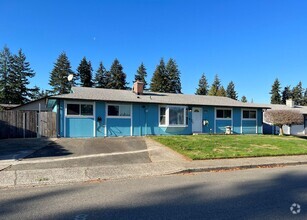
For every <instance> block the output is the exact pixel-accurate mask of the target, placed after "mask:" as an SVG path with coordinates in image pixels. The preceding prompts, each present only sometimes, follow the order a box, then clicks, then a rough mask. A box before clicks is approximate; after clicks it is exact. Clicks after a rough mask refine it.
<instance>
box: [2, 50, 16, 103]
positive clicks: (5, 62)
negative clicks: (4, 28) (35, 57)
mask: <svg viewBox="0 0 307 220" xmlns="http://www.w3.org/2000/svg"><path fill="white" fill-rule="evenodd" d="M11 61H12V55H11V52H10V49H9V48H8V47H7V46H5V47H4V48H3V50H2V51H1V52H0V103H5V104H8V103H9V102H10V90H11V89H12V88H13V87H14V82H11V81H9V74H10V72H11V71H10V69H11ZM11 79H12V78H11Z"/></svg>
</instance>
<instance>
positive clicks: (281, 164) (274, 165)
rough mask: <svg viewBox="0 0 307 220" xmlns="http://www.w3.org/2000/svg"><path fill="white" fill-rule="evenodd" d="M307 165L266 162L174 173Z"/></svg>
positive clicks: (301, 163)
mask: <svg viewBox="0 0 307 220" xmlns="http://www.w3.org/2000/svg"><path fill="white" fill-rule="evenodd" d="M299 165H307V161H305V162H289V163H266V164H251V165H240V166H236V165H234V166H220V167H210V168H203V167H199V168H186V169H184V170H182V171H179V172H175V173H173V174H184V173H200V172H215V171H232V170H247V169H255V168H274V167H286V166H299Z"/></svg>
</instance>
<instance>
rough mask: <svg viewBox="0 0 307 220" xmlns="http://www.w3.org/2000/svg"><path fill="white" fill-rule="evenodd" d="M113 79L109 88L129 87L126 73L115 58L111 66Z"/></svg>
mask: <svg viewBox="0 0 307 220" xmlns="http://www.w3.org/2000/svg"><path fill="white" fill-rule="evenodd" d="M110 77H111V81H110V83H109V86H108V87H109V88H111V89H127V82H126V74H125V73H124V72H123V67H122V65H121V64H120V63H119V61H118V59H115V60H114V62H113V64H112V66H111V68H110Z"/></svg>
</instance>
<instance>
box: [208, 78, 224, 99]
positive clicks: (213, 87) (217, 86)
mask: <svg viewBox="0 0 307 220" xmlns="http://www.w3.org/2000/svg"><path fill="white" fill-rule="evenodd" d="M220 87H221V81H220V79H219V77H218V75H217V74H216V75H215V77H214V81H213V83H212V85H211V88H210V90H209V92H208V94H209V95H211V96H218V91H219V90H220Z"/></svg>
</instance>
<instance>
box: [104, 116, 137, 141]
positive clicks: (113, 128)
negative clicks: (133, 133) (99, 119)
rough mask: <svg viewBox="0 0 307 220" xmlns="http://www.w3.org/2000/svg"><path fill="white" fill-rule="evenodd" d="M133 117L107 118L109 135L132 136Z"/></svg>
mask: <svg viewBox="0 0 307 220" xmlns="http://www.w3.org/2000/svg"><path fill="white" fill-rule="evenodd" d="M130 130H131V119H130V118H107V132H108V136H111V137H118V136H130Z"/></svg>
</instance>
